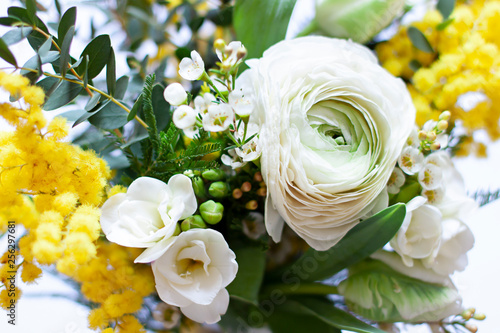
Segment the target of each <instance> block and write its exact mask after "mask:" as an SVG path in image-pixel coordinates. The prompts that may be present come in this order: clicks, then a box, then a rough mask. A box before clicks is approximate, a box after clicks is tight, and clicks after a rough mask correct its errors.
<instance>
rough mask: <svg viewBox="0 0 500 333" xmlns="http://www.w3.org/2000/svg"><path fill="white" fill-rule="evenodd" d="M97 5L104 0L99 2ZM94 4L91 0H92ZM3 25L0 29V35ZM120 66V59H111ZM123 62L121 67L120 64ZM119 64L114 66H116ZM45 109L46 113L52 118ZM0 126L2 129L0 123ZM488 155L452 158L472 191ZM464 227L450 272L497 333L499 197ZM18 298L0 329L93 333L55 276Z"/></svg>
mask: <svg viewBox="0 0 500 333" xmlns="http://www.w3.org/2000/svg"><path fill="white" fill-rule="evenodd" d="M307 1H309V0H299V3H301V4H302V6H303V7H301V9H302V10H301V11H300V17H299V16H297V17H298V19H297V21H298V22H299V24H301V21H303V20H304V19H305V18H306V17H307V16H308V15H310V14H311V11H310V6H309V5H310V4H309V3H307ZM39 2H40V3H42V4H45V5H47V7H50V6H53V5H52V4H53V2H52V1H47V0H45V1H39ZM99 2H100V3H103V2H104V1H99ZM61 3H63V10H64V9H67V8H69V7H70V6H72V5H77V6H78V18H77V30H79V36H85V35H88V29H89V28H88V24H89V23H88V22H89V21H90V16H93V17H95V20H96V22H97V23H98V24H99V22H102V21H103V20H104V15H102V13H100V12H99V11H97V10H95V9H93V7H92V2H91V1H87V4H85V2H83V1H61ZM94 3H95V2H94ZM14 4H15V5H19V4H18V2H17V1H11V0H0V16H6V12H7V7H8V6H11V5H14ZM7 30H8V29H6V28H5V27H0V35H3V34H4V33H5V32H6V31H7ZM106 30H107V31H106V33H112V32H113V31H116V30H118V28H117V27H116V26H115V27H113V26H110V27H108V28H107V29H106ZM121 38H123V37H121V36H119V35H118V36H116V34H115V35H114V37H113V46H117V45H119V43H120V42H121ZM84 45H85V44H83V43H74V44H73V45H72V54H79V53H80V52H81V51H82V49H83V47H84ZM11 48H12V50H13V52H14V54H15V55H16V57H17V59H18V63H20V64H23V63H24V61H26V60H27V59H29V58H30V57H31V56H32V55H33V53H29V52H28V51H27V50H30V48H29V47H28V46H26V44H23V43H19V44H17V45H14V46H13V47H11ZM116 48H117V47H115V49H116ZM155 51H156V50H155V47H154V43H148V47H146V48H144V49H142V50H141V53H143V54H147V53H149V54H151V55H154V54H155ZM117 60H118V61H119V64H120V61H121V63H122V64H123V65H124V60H123V57H122V58H121V59H117ZM6 66H7V65H6V63H5V62H3V61H2V60H0V68H4V67H6ZM125 66H126V65H125ZM118 68H120V66H118ZM5 98H6V96H5V93H1V92H0V100H1V101H4V100H5ZM53 115H54V113H50V115H49V116H53ZM0 128H2V129H3V128H7V126H5V124H4V123H1V122H0ZM488 153H489V156H488V158H486V159H476V158H474V157H468V158H464V159H456V160H455V165H456V167H457V168H458V169H459V171H460V172H461V173H462V175H463V176H464V179H465V184H466V188H467V189H468V191H469V192H471V193H473V192H475V191H476V190H478V189H493V190H496V189H499V188H500V176H499V171H500V142H496V143H493V144H491V145H490V146H489V151H488ZM468 222H469V226H470V228H471V229H472V231H473V232H474V234H475V237H476V244H475V246H474V248H473V249H472V250H471V251H470V252H469V266H468V268H467V269H466V271H464V272H461V273H458V274H456V275H455V276H454V280H455V282H456V284H457V286H458V288H459V289H460V291H461V294H462V296H463V298H464V305H465V306H466V307H471V306H474V307H476V308H477V310H478V311H480V312H483V313H485V314H486V315H487V319H486V320H485V321H483V322H476V323H477V325H478V327H479V329H480V330H479V332H484V333H489V332H498V327H499V325H498V324H497V323H496V319H500V305H499V301H500V286H499V281H500V280H499V276H500V200H499V201H497V202H494V203H491V204H488V205H486V206H484V207H482V208H480V209H479V210H478V211H477V213H476V214H475V215H474V216H473V217H472V218H471V219H470V220H469V221H468ZM5 246H6V245H5V241H4V242H0V249H2V248H4V247H5ZM20 288H21V289H22V290H23V297H22V298H21V300H20V301H19V303H18V305H17V318H16V319H17V325H16V326H15V328H14V327H12V326H11V325H8V324H7V320H8V317H7V316H6V315H5V312H3V311H0V332H2V333H3V332H5V333H10V332H13V333H14V332H23V333H28V332H37V333H81V332H93V331H90V330H88V329H87V328H86V325H87V319H86V316H87V313H88V309H86V308H84V307H82V306H80V305H78V304H76V303H74V302H72V301H71V300H70V299H72V298H74V297H76V292H75V291H74V290H72V289H71V288H70V287H69V286H67V285H65V284H64V283H63V282H61V281H60V280H57V279H55V278H54V277H51V276H50V275H47V274H46V275H45V276H44V277H43V278H42V279H41V280H40V281H39V283H38V284H37V285H31V286H24V285H22V284H21V285H20ZM407 331H408V332H425V331H426V330H425V329H424V328H422V327H408V328H407Z"/></svg>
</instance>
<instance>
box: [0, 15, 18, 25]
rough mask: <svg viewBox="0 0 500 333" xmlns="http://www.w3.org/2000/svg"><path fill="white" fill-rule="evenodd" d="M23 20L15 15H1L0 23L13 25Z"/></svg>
mask: <svg viewBox="0 0 500 333" xmlns="http://www.w3.org/2000/svg"><path fill="white" fill-rule="evenodd" d="M19 22H22V21H21V19H19V18H17V17H14V16H4V17H0V25H4V26H7V27H11V26H13V25H14V24H16V23H19Z"/></svg>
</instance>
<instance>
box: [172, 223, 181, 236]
mask: <svg viewBox="0 0 500 333" xmlns="http://www.w3.org/2000/svg"><path fill="white" fill-rule="evenodd" d="M180 233H181V227H180V226H179V223H177V224H176V225H175V231H174V234H173V235H172V236H178V235H179V234H180Z"/></svg>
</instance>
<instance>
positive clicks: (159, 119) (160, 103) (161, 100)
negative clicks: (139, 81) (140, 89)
mask: <svg viewBox="0 0 500 333" xmlns="http://www.w3.org/2000/svg"><path fill="white" fill-rule="evenodd" d="M164 90H165V88H163V86H162V85H161V84H155V85H154V86H153V94H152V103H153V111H154V114H155V119H156V127H157V128H158V131H163V130H164V129H165V128H166V127H167V126H168V125H169V124H170V120H171V119H172V117H171V115H170V104H168V102H167V101H166V100H165V97H164V96H163V91H164Z"/></svg>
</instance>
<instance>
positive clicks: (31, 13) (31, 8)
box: [26, 0, 36, 24]
mask: <svg viewBox="0 0 500 333" xmlns="http://www.w3.org/2000/svg"><path fill="white" fill-rule="evenodd" d="M26 11H27V12H28V17H29V19H30V21H31V23H33V24H35V23H36V0H26Z"/></svg>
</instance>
